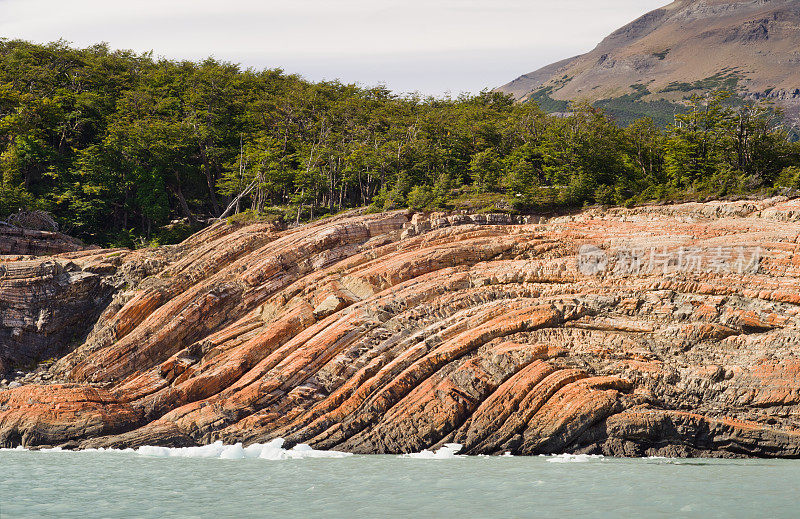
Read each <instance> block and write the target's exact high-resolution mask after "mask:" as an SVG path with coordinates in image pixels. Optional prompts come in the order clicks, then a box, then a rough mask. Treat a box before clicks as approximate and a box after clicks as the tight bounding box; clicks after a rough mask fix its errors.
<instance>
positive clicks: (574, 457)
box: [547, 454, 603, 463]
mask: <svg viewBox="0 0 800 519" xmlns="http://www.w3.org/2000/svg"><path fill="white" fill-rule="evenodd" d="M601 459H603V456H602V455H600V454H559V455H557V456H550V457H549V459H548V460H547V461H549V462H550V463H586V462H587V461H593V460H601Z"/></svg>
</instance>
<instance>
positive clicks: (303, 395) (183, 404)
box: [0, 198, 800, 457]
mask: <svg viewBox="0 0 800 519" xmlns="http://www.w3.org/2000/svg"><path fill="white" fill-rule="evenodd" d="M799 236H800V200H786V199H782V198H776V199H771V200H766V201H759V202H719V203H711V204H684V205H676V206H665V207H647V208H635V209H613V210H607V211H601V210H591V211H587V212H584V213H581V214H578V215H574V216H566V217H560V218H554V219H551V220H549V221H547V222H544V221H541V220H539V219H532V218H513V217H508V216H503V215H474V216H471V215H444V214H433V215H429V214H412V213H409V212H393V213H383V214H374V215H358V214H355V213H350V214H347V215H344V216H341V217H337V218H335V219H330V220H326V221H321V222H317V223H314V224H312V225H307V226H303V227H299V228H295V229H289V230H279V229H276V228H274V227H272V226H271V225H268V224H253V225H249V226H244V227H237V226H230V225H227V224H225V223H220V224H216V225H214V226H212V227H210V228H208V229H206V230H205V231H203V232H201V233H199V234H197V235H195V236H194V237H192V238H190V239H189V240H188V241H187V242H185V243H183V244H181V245H180V246H177V247H173V248H166V249H156V250H151V251H136V252H131V251H93V252H91V253H77V254H73V255H67V256H63V255H62V256H56V257H52V258H42V259H39V260H34V261H31V260H28V261H26V262H6V263H3V264H2V268H5V269H6V271H8V272H17V273H18V274H15V277H14V278H13V281H3V282H0V300H3V299H2V298H6V299H9V298H10V295H9V294H22V293H26V292H25V289H21V288H20V287H21V286H26V285H25V280H28V285H27V286H30V287H35V286H36V284H37V283H39V284H40V286H48V285H47V284H48V283H52V282H51V281H48V280H47V279H51V278H53V277H57V276H58V275H61V276H63V275H66V277H63V278H62V280H63V281H62V282H61V286H63V290H64V291H65V292H64V293H65V294H70V296H69V297H65V298H63V300H65V301H70V302H72V303H74V304H79V302H81V303H80V304H89V306H91V307H92V308H94V311H95V312H96V314H95V315H99V317H92V313H91V311H85V312H83V311H82V312H81V314H80V315H83V316H85V319H84V321H88V324H87V323H84V324H85V325H86V326H87V327H91V331H89V332H88V335H86V337H85V338H83V339H80V341H79V342H80V343H79V344H78V345H77V347H74V348H72V347H70V348H68V349H69V350H70V352H69V353H68V354H66V355H65V356H63V357H62V358H60V359H59V360H58V361H57V362H56V363H55V364H54V365H53V366H52V367H50V368H49V370H48V372H47V374H48V378H49V379H50V382H48V383H43V384H26V385H23V386H22V387H16V388H13V389H7V390H5V391H0V445H3V446H15V445H27V446H37V445H66V446H70V447H97V446H116V447H120V446H137V445H143V444H161V445H174V446H177V445H192V444H202V443H208V442H211V441H214V440H218V439H221V440H224V441H225V442H236V441H241V442H245V443H249V442H263V441H266V440H269V439H271V438H275V437H283V438H285V439H286V440H287V442H289V443H300V442H303V443H309V444H311V445H312V446H314V447H315V448H323V449H339V450H347V451H351V452H359V453H400V452H409V451H418V450H421V449H423V448H431V447H435V446H437V445H440V444H443V443H446V442H458V443H462V444H463V445H464V449H465V451H466V452H468V453H472V454H476V453H487V454H494V453H501V452H507V451H510V452H513V453H515V454H540V453H560V452H586V453H603V454H612V455H626V456H640V455H670V456H782V457H796V456H800V429H798V424H799V422H800V416H799V415H798V412H800V376H799V375H800V358H799V357H798V354H800V333H798V331H799V330H800V290H799V289H800V254H798V247H800V244H798V237H799ZM69 263H71V264H74V265H75V266H74V267H67V266H63V265H66V264H69ZM56 264H58V265H62V267H61V270H58V269H57V268H55V267H52V266H53V265H56ZM48 268H50V269H51V270H47V269H48ZM25 269H27V270H25ZM36 269H39V270H36ZM40 272H50V274H47V275H42V274H40ZM56 272H60V274H56ZM26 273H27V274H26ZM86 273H89V274H91V275H94V276H97V280H96V283H98V285H97V286H105V287H110V288H108V294H107V295H106V296H104V297H105V298H106V300H105V301H104V302H96V301H95V299H92V298H96V297H97V295H98V290H96V289H88V290H82V289H80V287H82V286H84V285H82V284H86V283H91V282H90V281H88V279H89V278H87V277H86ZM76 274H80V275H78V276H76ZM48 275H49V276H51V278H47V276H48ZM45 278H47V279H45ZM37 290H38V289H30V293H31V294H33V293H36V292H37ZM70 290H72V292H70ZM23 299H24V298H23ZM36 301H43V300H42V299H39V300H35V298H32V296H31V297H29V298H28V299H24V300H19V304H18V308H19V310H18V312H21V313H23V314H24V312H25V311H27V310H26V309H27V308H28V307H29V306H30V307H31V308H34V307H36V305H37V304H39V303H37V302H36ZM87 301H88V302H89V303H87ZM109 301H110V302H109ZM54 304H56V305H57V306H58V307H59V308H66V307H63V306H61V305H62V304H63V303H61V302H58V303H54ZM73 313H74V312H73ZM30 314H31V315H33V314H35V312H30ZM65 314H70V312H65ZM5 315H6V311H5V310H4V317H5ZM54 315H55V314H54ZM61 315H64V314H61ZM18 320H19V319H18ZM22 321H25V319H22ZM56 321H57V322H66V321H65V320H64V319H56ZM54 322H55V321H54ZM2 326H3V327H4V328H3V330H4V331H5V330H6V329H7V328H9V325H7V324H5V321H4V323H3V324H2ZM23 330H24V333H26V334H28V335H26V340H25V344H33V343H34V342H35V341H36V340H37V339H36V337H45V336H47V331H46V328H42V329H41V330H39V329H37V328H36V327H35V326H34V327H30V326H29V327H28V328H24V327H23ZM37 334H38V335H37ZM62 346H63V345H62ZM12 353H13V352H12ZM6 355H9V354H8V353H7V354H6Z"/></svg>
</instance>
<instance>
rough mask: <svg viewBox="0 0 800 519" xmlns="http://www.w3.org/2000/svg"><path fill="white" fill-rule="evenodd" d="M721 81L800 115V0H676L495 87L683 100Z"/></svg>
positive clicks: (527, 95) (513, 91)
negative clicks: (569, 54)
mask: <svg viewBox="0 0 800 519" xmlns="http://www.w3.org/2000/svg"><path fill="white" fill-rule="evenodd" d="M716 88H725V89H727V90H732V91H734V92H736V93H737V94H738V95H740V96H741V97H743V98H746V99H752V100H759V99H769V100H772V101H773V102H775V104H776V106H778V107H780V108H782V109H783V110H784V111H785V112H786V115H787V116H788V117H789V118H790V119H792V120H794V121H797V120H798V119H799V118H800V1H797V0H747V1H731V0H716V1H708V0H704V1H697V0H678V1H676V2H672V3H671V4H669V5H666V6H664V7H662V8H659V9H656V10H654V11H650V12H648V13H646V14H645V15H643V16H641V17H639V18H637V19H636V20H634V21H632V22H630V23H629V24H627V25H625V26H623V27H621V28H619V29H617V30H615V31H614V32H612V33H611V34H609V35H608V36H607V37H606V38H605V39H603V40H602V41H601V42H600V43H599V44H598V45H597V46H596V47H595V48H594V49H593V50H591V51H590V52H587V53H586V54H581V55H578V56H575V57H572V58H567V59H565V60H562V61H559V62H556V63H554V64H551V65H548V66H546V67H543V68H540V69H538V70H536V71H533V72H530V73H528V74H525V75H523V76H520V77H518V78H517V79H515V80H513V81H511V82H509V83H507V84H506V85H503V86H501V87H499V88H498V89H497V90H499V91H501V92H505V93H508V94H510V95H512V96H513V97H514V98H515V99H517V100H519V101H524V100H530V99H534V100H536V99H537V97H541V96H542V95H546V96H548V97H550V98H552V99H553V100H556V101H589V102H592V103H595V102H597V101H601V100H610V99H616V98H620V97H622V96H626V95H635V94H641V95H639V99H640V100H642V101H657V100H665V101H669V102H671V103H675V104H676V105H679V104H682V103H683V102H684V101H685V99H686V98H687V97H689V96H690V95H691V94H693V93H701V92H704V91H708V90H712V89H716Z"/></svg>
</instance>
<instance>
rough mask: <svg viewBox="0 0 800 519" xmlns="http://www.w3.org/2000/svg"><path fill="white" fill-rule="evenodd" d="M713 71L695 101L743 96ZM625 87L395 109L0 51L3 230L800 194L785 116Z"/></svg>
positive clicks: (319, 91)
mask: <svg viewBox="0 0 800 519" xmlns="http://www.w3.org/2000/svg"><path fill="white" fill-rule="evenodd" d="M666 52H667V51H664V53H666ZM664 55H666V54H664ZM655 56H656V57H659V56H660V54H656V55H655ZM718 76H719V77H717V76H714V77H712V78H708V80H704V81H703V82H699V83H698V84H691V85H688V86H687V87H686V88H689V87H691V88H692V89H695V88H705V87H708V86H725V85H732V86H735V85H734V83H733V81H734V79H735V71H725V72H724V74H722V75H718ZM569 81H570V78H569V77H566V76H565V77H563V78H561V79H560V80H559V82H558V84H566V83H567V82H569ZM556 86H557V85H556ZM674 88H675V89H678V90H680V89H683V88H684V86H682V85H675V86H674ZM632 89H633V92H632V93H631V94H628V95H626V96H622V97H620V98H617V99H611V100H606V101H604V102H600V103H596V104H595V105H594V106H589V105H571V104H569V103H567V102H565V101H558V100H554V99H552V98H551V97H550V95H551V94H552V91H553V87H552V86H550V87H546V88H543V89H541V90H539V91H538V92H536V93H535V94H534V95H533V97H532V99H531V100H532V101H534V102H533V103H530V102H528V103H521V104H515V103H514V102H513V101H512V100H511V99H510V98H509V97H507V96H504V95H502V94H499V93H496V92H489V91H486V92H482V93H480V94H478V95H464V96H460V97H458V98H455V99H453V98H444V99H436V98H422V97H420V96H415V95H412V96H402V97H401V96H397V95H394V94H392V93H391V92H390V91H388V90H387V89H386V88H384V87H376V88H362V87H358V86H355V85H347V84H342V83H340V82H336V81H334V82H320V83H310V82H307V81H304V80H302V79H300V78H298V77H296V76H292V75H287V74H284V73H283V72H282V71H280V70H262V71H257V70H251V69H248V70H242V69H241V68H240V67H238V66H237V65H234V64H230V63H225V62H220V61H217V60H213V59H208V60H205V61H202V62H197V63H195V62H184V61H169V60H163V59H161V60H157V59H154V58H153V56H152V55H150V54H141V55H140V54H135V53H132V52H129V51H111V50H109V49H108V48H107V47H106V46H104V45H97V46H93V47H89V48H86V49H74V48H71V47H70V46H69V45H67V44H66V43H64V42H55V43H52V44H49V45H35V44H32V43H27V42H23V41H10V40H0V219H4V218H5V217H7V216H8V215H9V214H11V213H14V212H17V211H18V210H20V209H43V210H46V211H49V212H50V213H52V214H53V215H54V216H55V218H56V219H57V220H58V222H59V223H60V225H61V228H62V229H64V230H66V231H67V232H71V233H73V234H76V235H78V236H79V237H81V238H83V239H85V240H87V241H90V242H93V243H100V244H119V245H126V246H137V247H138V246H147V245H155V244H163V243H174V242H176V241H179V240H181V239H183V238H185V237H186V236H187V235H188V234H189V233H191V232H192V231H194V230H196V229H197V228H198V227H199V225H200V224H199V222H201V221H204V220H207V219H208V218H209V217H220V216H221V215H223V214H224V215H225V216H226V217H229V219H228V221H229V222H230V223H231V224H240V223H247V222H252V221H271V219H273V218H274V219H282V220H283V221H286V222H289V223H294V222H300V221H303V220H308V219H313V218H318V217H321V216H325V215H331V214H335V213H337V212H340V211H343V210H345V209H347V208H352V207H361V206H368V207H369V210H370V211H380V210H389V209H398V208H405V207H411V208H414V209H419V210H437V209H448V210H452V209H465V210H469V211H475V212H481V211H483V212H488V211H491V212H494V211H543V210H547V211H550V210H558V209H563V208H576V207H581V206H583V205H585V204H626V205H631V204H635V203H641V202H646V201H651V200H674V199H685V198H691V197H704V196H738V195H740V194H746V193H750V192H753V191H757V190H762V189H775V188H776V186H777V187H782V186H784V187H797V184H798V175H797V169H796V168H797V167H798V166H800V145H798V144H797V143H794V142H792V141H791V139H790V138H789V135H788V134H787V133H786V132H784V131H783V130H782V129H781V128H780V127H779V126H778V125H777V121H778V117H779V115H780V114H776V113H773V112H772V111H771V110H769V109H768V108H766V107H760V106H757V105H747V104H745V103H743V102H741V101H738V100H737V102H736V103H733V102H732V101H733V100H734V98H730V97H727V98H726V97H725V96H724V95H722V94H715V95H714V96H710V97H707V98H695V99H693V100H692V101H691V102H690V103H689V106H688V107H683V108H682V109H678V108H676V106H677V105H673V104H670V103H666V102H649V103H648V102H645V101H644V98H645V96H647V95H649V94H650V92H649V90H648V88H647V87H646V86H645V85H641V84H637V85H632ZM537 103H538V105H537ZM540 105H541V107H540ZM543 109H544V110H547V111H557V112H562V113H561V114H560V115H559V116H557V117H556V116H549V115H546V114H545V112H544V111H543ZM645 116H649V118H647V117H645ZM671 123H674V124H671ZM665 126H666V127H667V129H666V130H664V129H663V128H664V127H665ZM795 140H796V139H795ZM787 168H788V169H787ZM793 168H794V169H793ZM226 208H228V209H226Z"/></svg>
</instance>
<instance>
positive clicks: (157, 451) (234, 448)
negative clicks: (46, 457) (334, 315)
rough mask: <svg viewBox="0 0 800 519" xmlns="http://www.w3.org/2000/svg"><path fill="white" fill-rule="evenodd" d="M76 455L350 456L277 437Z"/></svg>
mask: <svg viewBox="0 0 800 519" xmlns="http://www.w3.org/2000/svg"><path fill="white" fill-rule="evenodd" d="M27 450H29V449H25V448H23V447H17V448H16V449H0V451H6V452H13V451H27ZM36 452H72V451H65V450H63V449H61V448H60V447H56V448H53V449H41V450H38V451H36ZM75 452H78V453H80V452H111V453H129V454H137V455H139V456H147V457H151V458H206V459H224V460H225V459H227V460H236V459H265V460H276V461H277V460H295V459H305V458H346V457H348V456H352V454H350V453H348V452H339V451H319V450H314V449H312V448H311V447H309V446H308V445H305V444H299V445H295V446H294V447H293V448H291V449H284V448H283V438H276V439H274V440H272V441H270V442H268V443H254V444H252V445H249V446H247V447H244V446H242V444H241V443H237V444H234V445H225V444H223V443H222V442H221V441H218V442H215V443H212V444H211V445H203V446H201V447H180V448H172V447H155V446H149V445H145V446H143V447H139V448H138V449H102V448H101V449H85V450H82V451H75Z"/></svg>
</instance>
